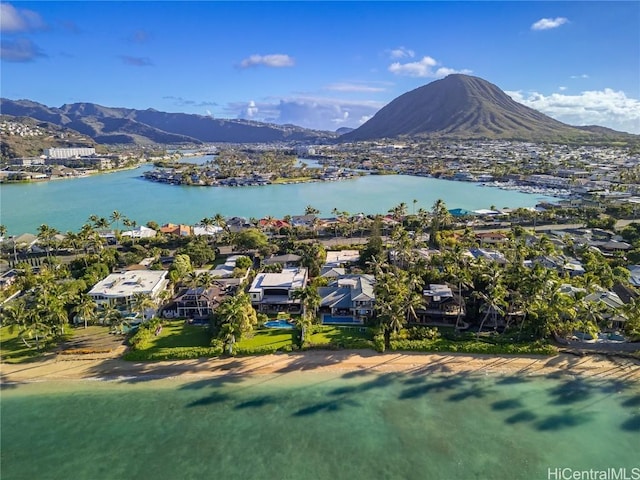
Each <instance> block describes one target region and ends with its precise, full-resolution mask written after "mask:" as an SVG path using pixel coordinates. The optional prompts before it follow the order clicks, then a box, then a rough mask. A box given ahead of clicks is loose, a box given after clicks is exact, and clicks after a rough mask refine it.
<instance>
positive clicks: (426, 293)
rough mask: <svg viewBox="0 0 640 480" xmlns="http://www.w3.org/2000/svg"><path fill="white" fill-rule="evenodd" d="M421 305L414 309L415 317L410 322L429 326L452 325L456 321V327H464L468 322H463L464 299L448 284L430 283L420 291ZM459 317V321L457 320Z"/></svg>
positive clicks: (464, 312) (466, 326)
mask: <svg viewBox="0 0 640 480" xmlns="http://www.w3.org/2000/svg"><path fill="white" fill-rule="evenodd" d="M422 301H423V307H424V308H419V309H417V310H416V316H417V319H415V320H410V321H411V322H412V323H418V324H420V325H429V326H445V327H453V326H455V325H456V322H458V328H460V329H465V328H468V327H469V324H468V323H466V322H464V321H463V320H462V319H463V318H464V316H465V314H466V311H465V307H464V301H463V300H462V298H460V297H459V296H458V295H454V293H453V290H451V288H450V287H449V286H448V285H444V284H430V285H429V288H428V289H425V290H423V291H422ZM458 318H460V321H458Z"/></svg>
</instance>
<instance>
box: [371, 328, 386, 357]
mask: <svg viewBox="0 0 640 480" xmlns="http://www.w3.org/2000/svg"><path fill="white" fill-rule="evenodd" d="M373 348H374V349H375V350H376V351H377V352H380V353H384V351H385V349H386V347H385V342H384V333H378V334H377V335H375V336H374V337H373Z"/></svg>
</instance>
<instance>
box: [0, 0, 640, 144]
mask: <svg viewBox="0 0 640 480" xmlns="http://www.w3.org/2000/svg"><path fill="white" fill-rule="evenodd" d="M1 5H2V12H1V16H0V19H1V32H2V37H1V41H2V50H1V59H2V60H1V62H2V64H1V67H2V70H1V93H2V96H3V97H6V98H11V99H21V98H26V99H30V100H34V101H37V102H41V103H44V104H46V105H49V106H56V107H59V106H61V105H63V104H65V103H74V102H93V103H99V104H101V105H105V106H113V107H130V108H139V109H145V108H154V109H157V110H162V111H169V112H187V113H198V114H202V115H213V116H214V117H216V118H251V119H255V120H260V121H269V122H275V123H294V124H297V125H301V126H304V127H308V128H319V129H327V130H335V129H337V128H339V127H345V126H346V127H357V126H358V125H360V124H361V123H362V122H364V121H366V119H368V118H370V117H371V116H372V115H373V114H375V112H376V111H377V110H378V109H380V108H381V107H382V106H384V105H385V104H387V103H389V102H390V101H391V100H393V99H394V98H395V97H397V96H399V95H401V94H402V93H404V92H407V91H409V90H412V89H414V88H417V87H419V86H422V85H424V84H426V83H430V82H432V81H434V80H436V79H438V78H442V77H443V76H445V75H447V74H448V73H455V72H462V73H469V74H471V75H476V76H479V77H482V78H484V79H486V80H488V81H490V82H492V83H494V84H496V85H497V86H498V87H500V88H502V89H503V90H505V91H507V92H508V93H509V94H510V95H511V96H512V97H513V98H515V99H516V100H517V101H520V102H521V103H524V104H526V105H528V106H531V107H533V108H536V109H537V110H540V111H542V112H544V113H546V114H548V115H550V116H552V117H554V118H557V119H559V120H561V121H564V122H567V123H570V124H574V125H587V124H598V125H603V126H608V127H611V128H616V129H619V130H623V131H628V132H633V133H640V33H639V32H640V3H638V2H446V1H442V2H419V1H416V2H406V3H405V2H366V1H361V2H339V1H333V2H241V1H229V2H208V1H200V2H170V1H157V2H150V1H143V2H91V1H85V2H55V1H50V2H22V1H17V2H16V1H12V2H3V3H2V4H1Z"/></svg>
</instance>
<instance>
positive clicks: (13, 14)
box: [0, 3, 47, 33]
mask: <svg viewBox="0 0 640 480" xmlns="http://www.w3.org/2000/svg"><path fill="white" fill-rule="evenodd" d="M45 28H47V25H46V24H45V23H44V20H42V17H41V16H40V15H39V14H38V13H36V12H34V11H33V10H27V9H24V8H16V7H14V6H13V5H11V4H10V3H0V31H2V33H15V32H29V31H33V30H42V29H45Z"/></svg>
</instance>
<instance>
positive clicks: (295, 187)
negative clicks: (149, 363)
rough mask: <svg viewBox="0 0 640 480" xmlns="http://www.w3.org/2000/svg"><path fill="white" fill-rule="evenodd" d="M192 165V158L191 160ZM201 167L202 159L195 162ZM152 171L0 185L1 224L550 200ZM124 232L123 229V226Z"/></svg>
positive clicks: (477, 189)
mask: <svg viewBox="0 0 640 480" xmlns="http://www.w3.org/2000/svg"><path fill="white" fill-rule="evenodd" d="M190 160H191V161H194V159H190ZM195 160H197V159H195ZM150 168H152V167H151V166H144V167H140V168H138V169H135V170H127V171H122V172H116V173H110V174H103V175H95V176H91V177H85V178H78V179H66V180H55V181H50V182H36V183H28V184H3V185H0V223H2V224H3V225H5V226H6V227H7V229H8V234H9V235H19V234H21V233H24V232H33V233H35V232H36V230H37V228H38V226H40V225H41V224H43V223H46V224H47V225H49V226H51V227H54V228H57V229H58V230H60V231H62V232H65V231H67V230H78V229H80V227H81V226H82V225H83V224H84V223H85V222H86V221H87V219H88V218H89V216H90V215H93V214H95V215H98V216H103V217H106V218H108V217H109V215H111V213H112V212H113V211H114V210H118V211H119V212H120V213H122V214H123V215H125V216H127V217H129V218H130V219H132V220H135V221H136V222H138V224H139V225H140V224H145V223H147V222H148V221H150V220H154V221H156V222H158V223H160V224H163V223H167V222H173V223H180V222H182V223H189V224H193V223H195V222H198V221H200V220H201V219H202V218H204V217H211V216H213V215H215V214H216V213H220V214H222V215H224V216H243V217H246V218H250V217H255V218H261V217H264V216H267V215H271V216H274V217H282V216H284V215H301V214H303V213H304V210H305V207H306V206H307V205H313V206H314V207H315V208H317V209H319V210H320V212H321V213H320V214H321V216H325V217H328V216H331V215H332V213H331V211H332V210H333V209H334V208H337V209H338V210H340V211H348V212H350V213H351V214H355V213H361V212H362V213H365V214H373V213H386V212H387V211H388V210H389V209H391V208H393V207H394V206H396V205H398V204H400V203H401V202H405V203H406V204H407V207H408V212H409V213H412V212H413V209H414V204H413V200H414V199H415V200H417V201H418V202H417V203H416V205H415V209H416V210H417V209H419V208H424V209H427V210H430V209H431V207H432V206H433V203H434V202H435V201H436V200H438V199H440V198H441V199H443V200H444V201H445V202H446V204H447V206H448V208H450V209H453V208H464V209H467V210H477V209H480V208H489V207H490V206H492V205H495V206H496V207H498V208H501V207H513V208H515V207H533V206H535V205H536V204H537V203H539V202H540V201H542V200H553V199H551V198H549V197H543V196H539V195H533V194H526V193H521V192H516V191H507V190H500V189H498V188H494V187H482V186H480V185H476V184H471V183H467V182H453V181H447V180H439V179H434V178H424V177H412V176H407V175H381V176H377V175H373V176H365V177H360V178H356V179H353V180H343V181H338V182H318V183H305V184H291V185H267V186H256V187H238V188H234V187H188V186H177V185H165V184H160V183H154V182H150V181H147V180H144V179H143V178H141V175H142V173H143V172H144V171H145V170H148V169H150ZM121 227H122V225H121Z"/></svg>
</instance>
